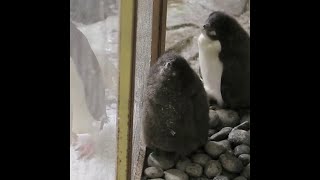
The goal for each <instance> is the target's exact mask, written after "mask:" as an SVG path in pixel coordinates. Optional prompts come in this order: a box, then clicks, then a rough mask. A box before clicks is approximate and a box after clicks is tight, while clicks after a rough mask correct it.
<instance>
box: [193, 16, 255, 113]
mask: <svg viewBox="0 0 320 180" xmlns="http://www.w3.org/2000/svg"><path fill="white" fill-rule="evenodd" d="M198 46H199V65H200V73H201V77H202V78H203V83H204V86H205V89H206V91H207V93H208V97H210V99H211V100H212V101H215V102H216V104H217V106H218V107H220V108H230V109H239V110H240V109H247V108H250V37H249V35H248V33H247V32H246V31H245V30H244V29H243V28H242V27H241V25H240V24H239V23H238V22H237V21H236V20H235V19H234V18H233V17H231V16H229V15H228V14H225V13H223V12H219V11H216V12H213V13H211V14H210V15H209V17H208V19H207V20H206V22H205V23H204V25H203V29H202V32H201V34H200V36H199V39H198Z"/></svg>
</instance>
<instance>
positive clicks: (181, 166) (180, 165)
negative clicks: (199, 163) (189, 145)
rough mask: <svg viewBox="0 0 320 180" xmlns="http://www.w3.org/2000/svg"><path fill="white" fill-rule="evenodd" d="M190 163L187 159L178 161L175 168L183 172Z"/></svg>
mask: <svg viewBox="0 0 320 180" xmlns="http://www.w3.org/2000/svg"><path fill="white" fill-rule="evenodd" d="M191 163H192V162H191V160H190V159H189V158H184V159H180V160H179V161H178V162H177V164H176V168H177V169H179V170H181V171H185V170H186V167H187V166H188V165H189V164H191Z"/></svg>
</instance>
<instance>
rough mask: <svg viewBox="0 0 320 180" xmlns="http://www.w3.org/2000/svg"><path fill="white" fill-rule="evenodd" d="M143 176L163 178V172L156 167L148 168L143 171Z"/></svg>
mask: <svg viewBox="0 0 320 180" xmlns="http://www.w3.org/2000/svg"><path fill="white" fill-rule="evenodd" d="M144 174H145V175H146V176H147V177H148V178H160V177H162V176H163V171H162V169H160V168H158V167H148V168H146V169H145V170H144Z"/></svg>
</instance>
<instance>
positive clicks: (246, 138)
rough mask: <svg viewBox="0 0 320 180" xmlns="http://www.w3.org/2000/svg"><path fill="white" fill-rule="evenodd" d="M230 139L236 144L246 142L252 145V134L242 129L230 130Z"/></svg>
mask: <svg viewBox="0 0 320 180" xmlns="http://www.w3.org/2000/svg"><path fill="white" fill-rule="evenodd" d="M228 140H229V141H230V142H232V143H234V144H235V145H239V144H245V145H248V146H250V134H249V133H248V132H247V131H245V130H241V129H236V130H233V131H231V132H230V134H229V136H228Z"/></svg>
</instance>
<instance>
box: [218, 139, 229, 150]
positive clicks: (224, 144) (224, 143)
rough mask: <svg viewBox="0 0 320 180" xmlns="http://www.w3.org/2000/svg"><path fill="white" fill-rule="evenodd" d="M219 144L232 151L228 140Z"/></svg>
mask: <svg viewBox="0 0 320 180" xmlns="http://www.w3.org/2000/svg"><path fill="white" fill-rule="evenodd" d="M217 144H219V145H221V146H223V147H224V148H226V149H227V150H229V149H231V143H230V142H229V141H228V140H227V139H225V140H222V141H218V142H217Z"/></svg>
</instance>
